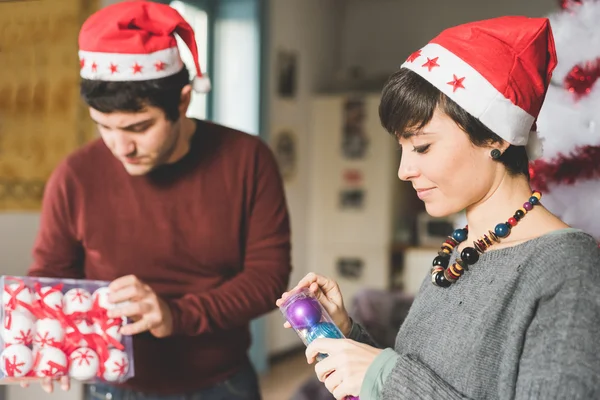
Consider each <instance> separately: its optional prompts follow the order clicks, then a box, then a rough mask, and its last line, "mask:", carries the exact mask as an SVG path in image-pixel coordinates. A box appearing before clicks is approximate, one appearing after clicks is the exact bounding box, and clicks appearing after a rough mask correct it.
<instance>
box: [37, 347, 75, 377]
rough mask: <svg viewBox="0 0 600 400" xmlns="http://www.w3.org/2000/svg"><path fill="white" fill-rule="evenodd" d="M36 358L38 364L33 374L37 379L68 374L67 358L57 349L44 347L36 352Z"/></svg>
mask: <svg viewBox="0 0 600 400" xmlns="http://www.w3.org/2000/svg"><path fill="white" fill-rule="evenodd" d="M36 357H38V363H37V366H36V368H35V373H36V375H37V376H39V377H46V376H48V377H59V376H64V375H66V373H67V372H68V363H67V356H66V354H65V353H64V352H63V351H62V350H61V349H59V348H56V347H44V348H42V349H39V350H38V352H37V354H36Z"/></svg>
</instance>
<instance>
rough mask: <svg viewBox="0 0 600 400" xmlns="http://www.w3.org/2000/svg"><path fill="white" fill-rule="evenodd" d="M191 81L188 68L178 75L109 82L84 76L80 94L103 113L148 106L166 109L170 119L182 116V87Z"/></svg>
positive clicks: (126, 110)
mask: <svg viewBox="0 0 600 400" xmlns="http://www.w3.org/2000/svg"><path fill="white" fill-rule="evenodd" d="M189 83H190V75H189V72H188V70H187V68H185V67H184V68H182V69H181V71H179V72H178V73H176V74H175V75H171V76H168V77H166V78H160V79H153V80H147V81H127V82H107V81H95V80H88V79H83V80H82V81H81V89H80V93H81V97H82V98H83V100H84V101H85V102H86V104H87V105H88V106H90V107H92V108H93V109H95V110H98V111H100V112H102V113H111V112H116V111H120V112H139V111H142V110H143V109H144V108H145V107H147V106H153V107H158V108H160V109H161V110H163V111H164V113H165V116H166V118H167V119H168V120H169V121H173V122H174V121H177V120H178V119H179V108H178V107H179V103H180V101H181V90H182V89H183V87H184V86H185V85H188V84H189Z"/></svg>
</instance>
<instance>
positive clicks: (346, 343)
mask: <svg viewBox="0 0 600 400" xmlns="http://www.w3.org/2000/svg"><path fill="white" fill-rule="evenodd" d="M381 351H382V350H381V349H377V348H375V347H371V346H368V345H366V344H363V343H358V342H355V341H354V340H350V339H315V340H314V341H313V342H311V343H310V344H309V345H308V347H307V348H306V358H307V360H308V363H309V364H312V363H313V362H314V361H315V359H316V357H317V355H318V354H319V353H322V354H327V355H328V356H327V357H326V358H325V359H323V360H321V361H319V362H318V363H317V364H316V365H315V372H316V374H317V377H318V378H319V380H320V381H321V382H323V383H325V387H326V388H327V390H329V391H330V392H331V394H333V396H334V397H335V398H336V399H338V400H340V399H344V398H345V397H346V396H358V395H359V393H360V388H361V386H362V383H363V380H364V379H365V374H366V373H367V369H368V368H369V366H370V365H371V364H372V363H373V360H374V359H375V357H377V356H378V355H379V353H381Z"/></svg>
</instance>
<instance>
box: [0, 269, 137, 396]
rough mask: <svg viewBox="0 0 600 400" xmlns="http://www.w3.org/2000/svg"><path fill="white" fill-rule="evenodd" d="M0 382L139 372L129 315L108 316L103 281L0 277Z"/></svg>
mask: <svg viewBox="0 0 600 400" xmlns="http://www.w3.org/2000/svg"><path fill="white" fill-rule="evenodd" d="M0 283H1V284H2V288H3V293H2V304H1V306H0V318H2V324H1V325H0V345H1V346H0V350H1V351H2V352H1V353H0V384H7V383H15V382H23V381H35V380H39V379H42V378H45V377H50V378H59V377H61V376H65V375H66V376H69V377H71V378H72V379H75V380H78V381H81V382H86V383H97V382H111V383H120V382H124V381H126V380H128V379H130V378H132V377H133V376H134V375H135V369H134V360H133V346H132V338H131V336H128V335H127V336H126V335H121V334H120V328H121V326H123V325H125V324H127V323H128V322H129V321H128V320H127V319H126V318H122V319H117V320H115V319H110V318H108V317H107V310H108V309H109V308H111V307H115V305H113V304H110V303H109V302H108V299H107V296H108V285H109V282H105V281H92V280H80V279H57V278H37V277H18V276H0Z"/></svg>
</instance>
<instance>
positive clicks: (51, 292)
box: [35, 286, 63, 310]
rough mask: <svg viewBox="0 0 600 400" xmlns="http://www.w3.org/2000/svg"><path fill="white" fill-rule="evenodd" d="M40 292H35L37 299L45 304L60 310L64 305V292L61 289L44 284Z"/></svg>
mask: <svg viewBox="0 0 600 400" xmlns="http://www.w3.org/2000/svg"><path fill="white" fill-rule="evenodd" d="M40 293H41V294H42V296H40V294H39V293H36V294H35V300H36V301H41V302H42V303H43V304H44V305H45V306H47V307H49V308H52V309H54V310H60V309H62V307H63V294H62V292H61V291H60V290H58V289H56V288H53V287H52V286H44V287H42V288H41V289H40Z"/></svg>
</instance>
